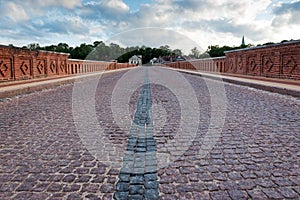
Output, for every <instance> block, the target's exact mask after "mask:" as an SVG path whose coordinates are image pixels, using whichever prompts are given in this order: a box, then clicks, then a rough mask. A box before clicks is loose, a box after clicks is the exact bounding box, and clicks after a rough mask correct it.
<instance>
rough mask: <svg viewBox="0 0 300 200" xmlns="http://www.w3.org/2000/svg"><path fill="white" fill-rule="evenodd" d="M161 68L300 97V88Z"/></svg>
mask: <svg viewBox="0 0 300 200" xmlns="http://www.w3.org/2000/svg"><path fill="white" fill-rule="evenodd" d="M163 68H167V69H171V70H176V71H178V72H181V73H185V74H190V75H196V76H200V77H203V78H209V79H212V80H217V81H220V80H222V81H224V82H226V83H232V84H236V85H242V86H247V87H251V88H255V89H259V90H264V91H269V92H274V93H278V94H283V95H290V96H293V97H300V87H299V90H294V89H291V88H283V87H278V86H275V85H273V86H269V85H263V84H260V83H257V82H255V81H253V80H251V79H248V80H245V81H242V80H236V79H235V78H229V77H226V76H224V75H209V74H203V73H201V72H193V71H187V70H182V69H173V68H168V67H163ZM244 79H245V78H244ZM261 82H263V81H261ZM264 82H266V81H264ZM266 83H274V82H271V81H270V82H266ZM285 85H287V86H288V84H285Z"/></svg>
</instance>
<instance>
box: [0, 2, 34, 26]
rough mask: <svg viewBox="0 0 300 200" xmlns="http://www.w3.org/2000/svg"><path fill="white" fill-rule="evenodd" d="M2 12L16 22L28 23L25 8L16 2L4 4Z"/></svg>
mask: <svg viewBox="0 0 300 200" xmlns="http://www.w3.org/2000/svg"><path fill="white" fill-rule="evenodd" d="M1 12H2V14H3V15H4V16H5V17H9V18H10V19H11V20H12V21H14V22H18V21H26V20H28V19H29V16H28V15H27V13H26V12H25V10H24V8H23V7H22V6H21V5H18V4H16V3H14V2H6V3H5V4H3V5H2V6H1ZM2 17H3V16H2Z"/></svg>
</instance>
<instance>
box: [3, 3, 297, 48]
mask: <svg viewBox="0 0 300 200" xmlns="http://www.w3.org/2000/svg"><path fill="white" fill-rule="evenodd" d="M125 2H126V3H125ZM299 4H300V3H299V1H297V2H291V3H281V4H277V5H276V6H273V8H272V5H274V2H273V3H272V1H271V0H249V1H236V0H218V1H215V0H151V1H150V0H143V1H130V0H43V1H41V0H10V1H6V0H0V28H1V30H2V32H1V33H0V36H1V41H5V39H3V38H8V39H9V40H7V41H11V40H12V38H13V39H14V40H15V41H16V42H18V41H28V43H30V42H32V40H35V41H38V42H39V43H41V45H43V43H52V42H51V40H53V41H57V40H61V41H63V42H66V43H73V44H77V45H79V44H80V43H83V42H88V41H91V40H106V39H108V38H110V37H112V36H114V35H116V34H117V33H123V32H124V31H125V32H126V31H127V32H128V31H129V30H135V31H136V30H138V29H139V28H144V27H157V28H160V29H163V30H165V29H166V30H172V31H175V32H179V33H183V34H184V35H185V36H187V37H190V38H191V39H192V40H195V41H196V42H197V43H201V45H202V44H203V45H210V44H217V42H220V45H225V44H226V45H239V44H240V40H241V37H242V35H245V36H246V38H247V41H249V42H252V43H263V42H264V41H265V42H269V41H272V40H273V39H274V40H275V41H281V40H283V39H286V38H287V39H291V38H293V37H295V36H296V33H298V32H297V31H289V32H286V30H287V29H290V28H291V27H292V26H294V27H295V26H297V25H299V22H300V14H299V10H300V5H299ZM270 8H272V9H270ZM132 9H133V10H132ZM12 27H13V28H12ZM145 30H146V29H145ZM163 32H164V33H161V34H160V31H159V30H158V32H157V33H154V32H149V33H147V32H141V31H137V33H140V34H145V36H144V38H142V41H144V42H146V40H149V42H148V43H152V44H153V45H158V46H159V44H158V43H159V42H161V43H162V45H164V44H166V43H167V42H168V43H170V44H173V42H174V41H175V42H177V41H182V40H180V39H178V38H177V37H175V36H174V37H173V35H174V34H173V35H172V33H171V32H168V31H163ZM165 33H169V34H170V35H169V38H170V40H169V39H168V37H166V34H165ZM279 33H280V34H279ZM282 33H284V34H282ZM175 35H176V34H175ZM141 37H142V36H140V35H138V34H135V32H134V31H133V32H131V34H128V35H127V38H126V41H127V42H126V45H127V44H128V45H129V42H130V41H131V42H132V43H131V45H135V43H134V42H137V41H138V40H139V39H141ZM161 38H165V39H164V40H162V39H161ZM295 39H297V38H295ZM151 40H152V41H151ZM119 41H120V42H122V41H123V40H119ZM123 43H125V41H123ZM183 46H184V45H183ZM203 48H206V47H203Z"/></svg>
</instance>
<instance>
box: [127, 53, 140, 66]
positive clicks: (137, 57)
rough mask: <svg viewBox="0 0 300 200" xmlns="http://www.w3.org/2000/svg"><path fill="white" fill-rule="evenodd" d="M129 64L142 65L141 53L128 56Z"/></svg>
mask: <svg viewBox="0 0 300 200" xmlns="http://www.w3.org/2000/svg"><path fill="white" fill-rule="evenodd" d="M129 64H134V65H142V55H134V56H132V57H131V58H129Z"/></svg>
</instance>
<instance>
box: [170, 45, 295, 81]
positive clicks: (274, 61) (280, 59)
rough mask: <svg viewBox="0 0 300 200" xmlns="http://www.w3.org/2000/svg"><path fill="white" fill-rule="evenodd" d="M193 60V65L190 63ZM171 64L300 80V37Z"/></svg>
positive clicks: (200, 69) (176, 66)
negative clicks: (299, 38) (221, 55)
mask: <svg viewBox="0 0 300 200" xmlns="http://www.w3.org/2000/svg"><path fill="white" fill-rule="evenodd" d="M188 63H189V64H188ZM166 65H167V66H169V67H173V68H181V69H196V70H199V71H208V72H222V73H230V74H242V75H250V76H265V77H273V78H287V79H300V40H296V41H290V42H287V43H280V44H274V45H267V46H261V47H254V48H247V49H243V50H235V51H228V52H225V57H220V58H211V59H200V60H194V61H190V62H173V63H167V64H166Z"/></svg>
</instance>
